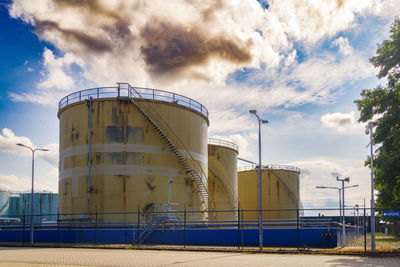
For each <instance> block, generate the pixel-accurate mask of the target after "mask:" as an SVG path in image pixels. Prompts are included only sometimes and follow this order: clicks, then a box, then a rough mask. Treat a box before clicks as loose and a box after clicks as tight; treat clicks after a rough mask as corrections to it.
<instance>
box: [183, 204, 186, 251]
mask: <svg viewBox="0 0 400 267" xmlns="http://www.w3.org/2000/svg"><path fill="white" fill-rule="evenodd" d="M183 247H184V248H186V203H185V210H184V218H183Z"/></svg>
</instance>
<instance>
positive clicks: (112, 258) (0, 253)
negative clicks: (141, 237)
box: [0, 247, 400, 267]
mask: <svg viewBox="0 0 400 267" xmlns="http://www.w3.org/2000/svg"><path fill="white" fill-rule="evenodd" d="M285 265H286V266H371V267H372V266H390V267H393V266H400V258H399V257H354V256H322V255H290V254H244V253H229V252H189V251H163V250H127V249H86V248H16V247H11V248H10V247H0V266H285Z"/></svg>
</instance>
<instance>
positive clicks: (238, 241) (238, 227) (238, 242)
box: [237, 205, 240, 250]
mask: <svg viewBox="0 0 400 267" xmlns="http://www.w3.org/2000/svg"><path fill="white" fill-rule="evenodd" d="M237 232H238V239H237V246H238V250H240V206H239V205H238V216H237Z"/></svg>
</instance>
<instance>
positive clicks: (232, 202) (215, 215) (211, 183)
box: [208, 138, 239, 221]
mask: <svg viewBox="0 0 400 267" xmlns="http://www.w3.org/2000/svg"><path fill="white" fill-rule="evenodd" d="M238 154H239V150H238V147H237V145H235V144H234V143H231V142H227V141H223V140H218V139H211V138H210V139H208V192H209V205H208V206H209V209H210V212H209V218H210V220H219V221H221V220H229V221H232V220H236V219H237V212H236V211H235V210H237V208H238V175H237V156H238Z"/></svg>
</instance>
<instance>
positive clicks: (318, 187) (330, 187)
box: [315, 186, 342, 220]
mask: <svg viewBox="0 0 400 267" xmlns="http://www.w3.org/2000/svg"><path fill="white" fill-rule="evenodd" d="M315 188H317V189H336V190H338V192H339V218H340V220H341V219H342V197H341V190H342V188H339V187H336V186H316V187H315Z"/></svg>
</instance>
